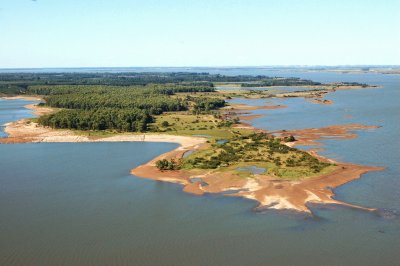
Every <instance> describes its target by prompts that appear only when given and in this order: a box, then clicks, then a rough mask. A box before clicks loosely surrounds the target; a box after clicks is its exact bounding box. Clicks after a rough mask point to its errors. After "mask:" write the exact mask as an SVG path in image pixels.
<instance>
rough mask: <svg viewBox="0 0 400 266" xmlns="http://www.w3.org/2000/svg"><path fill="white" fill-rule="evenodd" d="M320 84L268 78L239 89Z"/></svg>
mask: <svg viewBox="0 0 400 266" xmlns="http://www.w3.org/2000/svg"><path fill="white" fill-rule="evenodd" d="M321 84H322V83H320V82H315V81H312V80H308V79H300V78H268V79H263V80H260V81H257V82H251V83H242V84H241V87H270V86H307V85H308V86H309V85H321Z"/></svg>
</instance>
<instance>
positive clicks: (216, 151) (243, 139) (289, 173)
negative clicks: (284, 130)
mask: <svg viewBox="0 0 400 266" xmlns="http://www.w3.org/2000/svg"><path fill="white" fill-rule="evenodd" d="M288 141H289V142H290V141H295V139H294V137H293V136H290V137H287V138H285V139H281V138H277V137H274V136H272V135H268V134H266V133H254V132H251V131H248V132H238V131H233V136H232V137H230V138H228V139H224V140H223V141H221V142H220V141H218V140H213V141H210V145H209V147H208V148H206V149H201V150H199V151H196V152H194V153H192V154H190V155H189V156H188V157H186V158H182V159H181V160H179V161H177V160H173V159H172V160H170V161H168V160H166V159H163V160H159V161H157V163H156V166H157V167H158V168H159V169H160V170H178V169H185V170H190V169H215V170H217V171H231V172H233V173H235V174H237V175H239V176H246V177H248V176H249V175H250V176H251V174H252V172H251V171H250V170H248V171H243V170H239V169H240V168H243V167H257V168H262V169H265V173H266V174H269V175H272V176H275V177H278V178H286V179H299V178H303V177H310V176H314V175H317V174H323V173H327V172H329V171H331V170H332V169H334V167H335V165H334V164H331V163H327V162H322V161H320V160H318V159H317V158H315V157H313V156H312V155H310V154H309V153H307V152H305V151H301V150H299V149H296V148H292V147H289V146H287V145H285V144H284V142H288Z"/></svg>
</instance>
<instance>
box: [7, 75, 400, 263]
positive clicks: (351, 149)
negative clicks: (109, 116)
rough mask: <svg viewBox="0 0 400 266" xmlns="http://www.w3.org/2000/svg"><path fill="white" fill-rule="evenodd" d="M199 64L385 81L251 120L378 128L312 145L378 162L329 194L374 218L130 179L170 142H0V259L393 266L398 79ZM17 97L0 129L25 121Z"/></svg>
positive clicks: (399, 242) (294, 102)
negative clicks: (275, 206) (301, 210)
mask: <svg viewBox="0 0 400 266" xmlns="http://www.w3.org/2000/svg"><path fill="white" fill-rule="evenodd" d="M159 71H160V70H159ZM181 71H183V70H182V69H181ZM188 71H193V70H191V69H190V70H188ZM206 71H208V72H214V73H221V74H229V75H236V74H254V75H258V74H265V75H271V76H296V77H301V78H309V79H312V80H315V81H321V82H332V81H354V82H362V83H369V84H373V85H382V86H384V87H383V88H377V89H365V90H351V91H338V92H336V93H333V94H329V95H328V96H327V97H326V98H327V99H329V100H333V101H334V102H335V103H334V104H333V105H321V104H315V103H311V102H308V101H305V100H304V99H302V98H290V99H285V100H274V99H273V100H268V101H272V103H274V104H285V105H287V106H288V108H286V109H275V110H254V111H253V113H254V114H266V116H263V117H260V118H258V119H255V120H253V121H251V122H252V123H253V124H254V125H255V126H256V127H260V128H265V129H270V130H275V129H293V128H307V127H322V126H328V125H336V124H350V123H360V124H365V125H379V126H382V127H381V128H378V129H373V130H368V131H358V134H359V137H358V138H356V139H351V140H327V141H324V144H325V151H323V152H322V154H323V155H325V156H328V157H331V158H334V159H337V160H340V161H345V162H353V163H359V164H366V165H376V166H384V167H386V169H385V170H384V171H381V172H370V173H368V174H365V175H363V176H362V178H361V179H359V180H356V181H354V182H351V183H349V184H346V185H344V186H342V187H339V188H337V189H336V190H335V191H336V193H337V198H338V199H339V200H343V201H347V202H350V203H354V204H359V205H362V206H368V207H376V208H379V209H380V211H379V213H369V212H364V211H360V210H355V209H351V208H347V207H340V206H314V207H313V211H314V213H315V216H314V217H307V216H302V215H296V214H293V213H284V212H276V211H267V212H264V213H256V212H253V211H252V208H253V207H255V206H256V203H255V202H253V201H250V200H245V199H240V198H231V197H225V196H222V195H206V196H202V197H199V196H193V195H190V194H186V193H184V192H182V191H181V187H180V186H179V185H175V184H168V183H162V182H157V181H153V180H146V179H141V178H138V177H135V176H132V175H130V174H129V171H130V170H131V169H132V168H134V167H135V166H138V165H140V164H143V163H145V162H147V161H149V160H150V159H152V158H154V157H155V156H157V155H159V154H162V153H164V152H167V151H169V150H172V149H174V148H175V147H177V144H173V143H40V144H10V145H0V265H118V264H119V265H121V264H122V265H123V264H126V265H128V264H130V265H399V262H400V252H399V250H400V217H399V216H400V141H399V140H400V133H399V132H400V100H399V99H400V75H397V76H396V75H379V74H357V75H353V74H337V73H318V72H292V73H290V72H285V71H280V72H279V71H267V70H262V69H232V70H230V69H209V70H206ZM233 102H238V103H239V102H240V103H247V104H252V105H256V104H258V105H265V103H266V102H267V100H266V99H261V100H246V99H236V100H233ZM27 103H31V102H27V101H22V100H7V101H6V100H0V125H2V124H4V123H7V122H10V121H15V120H18V119H20V118H23V117H31V116H32V115H31V114H30V112H29V110H27V109H24V108H23V106H24V105H25V104H27ZM350 116H351V118H349V117H350ZM0 134H2V136H4V134H3V133H0Z"/></svg>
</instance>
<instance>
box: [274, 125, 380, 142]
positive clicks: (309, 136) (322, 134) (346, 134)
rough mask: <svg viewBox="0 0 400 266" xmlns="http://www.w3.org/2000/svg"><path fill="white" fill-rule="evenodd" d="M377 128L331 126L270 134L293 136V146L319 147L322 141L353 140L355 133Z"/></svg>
mask: <svg viewBox="0 0 400 266" xmlns="http://www.w3.org/2000/svg"><path fill="white" fill-rule="evenodd" d="M376 128H379V126H367V125H361V124H344V125H332V126H327V127H322V128H305V129H295V130H281V131H274V132H270V133H273V134H275V135H278V136H282V137H287V136H290V135H293V136H295V137H296V139H297V141H296V142H295V143H294V144H295V145H321V143H320V142H318V141H319V140H322V139H337V140H340V139H354V138H357V134H356V133H355V131H357V130H369V129H376Z"/></svg>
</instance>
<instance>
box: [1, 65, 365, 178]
mask: <svg viewBox="0 0 400 266" xmlns="http://www.w3.org/2000/svg"><path fill="white" fill-rule="evenodd" d="M364 85H365V86H367V85H366V84H358V83H335V84H321V83H319V82H313V81H310V80H303V79H298V78H276V77H274V78H271V77H268V76H246V75H242V76H224V75H218V74H208V73H189V72H187V73H186V72H177V73H150V72H149V73H3V74H0V96H1V95H38V96H41V97H42V98H43V99H44V102H43V103H41V104H40V105H43V106H49V107H52V108H54V109H55V110H56V111H55V112H53V113H50V114H47V115H43V116H40V117H39V118H36V119H34V120H35V122H38V123H39V124H41V125H44V126H48V127H52V128H56V129H58V128H60V129H72V130H74V132H75V133H77V134H84V135H92V136H101V137H105V136H109V135H113V134H118V133H120V132H142V133H143V132H160V133H163V134H171V135H184V136H201V137H205V138H207V139H208V141H207V142H208V144H207V145H206V146H207V147H206V148H202V149H200V150H197V151H195V152H193V153H192V154H190V155H189V156H187V157H184V158H182V159H180V160H176V161H175V160H165V159H164V160H160V161H157V163H156V166H157V167H158V168H159V169H160V170H166V171H168V170H178V169H185V170H190V169H208V170H209V171H232V172H234V173H235V174H236V175H238V176H246V177H251V176H252V175H253V173H252V172H251V171H250V170H249V171H246V170H238V169H239V168H243V167H244V169H245V168H246V167H258V168H262V169H265V173H266V174H268V175H271V176H275V177H277V178H287V179H298V178H304V177H309V176H314V175H318V174H322V173H327V172H329V171H331V170H333V169H334V168H335V166H334V165H332V164H330V163H327V162H322V161H321V160H319V159H318V158H316V157H314V156H312V155H310V154H309V153H307V152H305V151H301V150H298V149H296V148H291V147H289V146H287V145H285V143H287V142H293V141H296V139H295V138H294V137H293V136H289V137H286V138H277V137H274V136H272V135H268V134H265V133H255V132H254V131H253V130H250V129H244V128H236V127H234V125H235V124H237V123H239V119H238V117H237V114H236V113H235V112H230V111H229V110H227V109H221V108H222V107H225V106H226V105H227V102H226V100H227V99H231V98H235V97H245V98H264V97H265V98H266V97H307V96H318V95H321V93H325V92H327V91H329V90H334V89H335V88H337V87H340V86H364ZM216 86H227V87H230V86H233V87H237V88H238V89H237V90H216ZM259 86H298V87H299V90H293V91H292V92H287V91H285V92H282V91H280V90H279V87H276V90H275V88H274V89H272V90H271V89H268V90H251V89H250V90H248V89H240V88H241V87H259ZM302 86H303V88H301V87H302ZM304 86H310V87H308V88H304ZM142 133H141V134H142ZM221 140H223V141H222V142H221Z"/></svg>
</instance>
